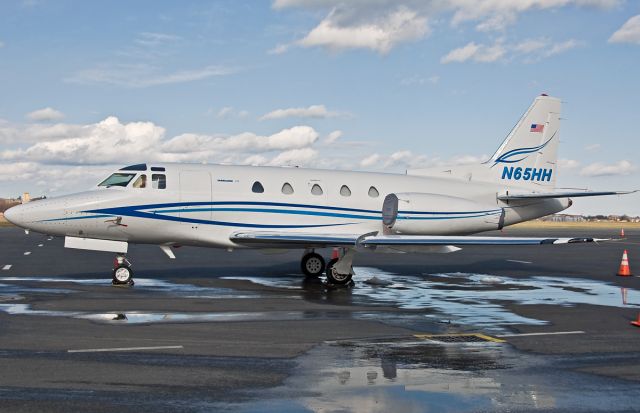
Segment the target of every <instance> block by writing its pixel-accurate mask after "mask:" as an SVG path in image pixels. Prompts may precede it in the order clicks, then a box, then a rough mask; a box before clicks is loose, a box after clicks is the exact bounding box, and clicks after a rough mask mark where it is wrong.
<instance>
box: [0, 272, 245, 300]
mask: <svg viewBox="0 0 640 413" xmlns="http://www.w3.org/2000/svg"><path fill="white" fill-rule="evenodd" d="M0 281H3V282H20V283H23V282H24V283H34V282H35V283H43V284H55V283H58V284H60V283H65V284H79V285H98V286H111V283H110V281H109V280H106V279H104V278H86V279H75V278H53V277H51V278H48V277H0ZM135 281H136V285H135V289H136V290H146V291H153V292H160V293H170V294H173V295H178V296H180V297H183V298H215V299H219V298H255V297H256V294H254V293H252V292H243V293H242V294H238V293H237V291H235V290H232V289H229V288H212V287H199V286H197V285H193V284H179V283H172V282H169V281H164V280H157V279H153V278H136V279H135ZM0 287H2V288H3V292H7V291H10V292H43V293H65V294H66V293H72V292H75V291H73V290H71V289H59V288H35V287H27V286H22V285H18V284H0ZM5 288H6V289H5Z"/></svg>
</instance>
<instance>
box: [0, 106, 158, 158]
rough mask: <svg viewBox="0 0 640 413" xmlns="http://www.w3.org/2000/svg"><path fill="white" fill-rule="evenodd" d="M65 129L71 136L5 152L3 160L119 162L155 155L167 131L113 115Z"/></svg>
mask: <svg viewBox="0 0 640 413" xmlns="http://www.w3.org/2000/svg"><path fill="white" fill-rule="evenodd" d="M65 129H69V130H70V131H71V132H72V137H67V138H60V139H57V140H45V141H40V142H37V143H35V144H34V145H32V146H29V147H27V148H24V149H22V148H21V149H8V150H4V151H2V152H0V159H2V160H7V161H18V160H28V161H39V162H44V163H60V164H83V163H89V164H106V163H120V162H123V161H125V160H133V159H139V158H140V157H144V156H147V155H146V154H149V153H153V152H155V147H156V146H157V145H158V143H159V142H160V140H161V138H162V137H163V135H164V128H161V127H159V126H156V125H154V124H153V123H151V122H131V123H128V124H122V123H120V121H119V120H118V118H116V117H113V116H111V117H108V118H107V119H105V120H103V121H102V122H99V123H96V124H91V125H86V126H81V127H80V130H78V128H77V127H75V126H66V125H61V127H60V132H63V131H64V130H65ZM73 135H75V136H73Z"/></svg>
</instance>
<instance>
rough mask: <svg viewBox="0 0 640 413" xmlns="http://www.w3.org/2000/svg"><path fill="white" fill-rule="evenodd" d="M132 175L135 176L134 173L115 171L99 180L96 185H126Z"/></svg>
mask: <svg viewBox="0 0 640 413" xmlns="http://www.w3.org/2000/svg"><path fill="white" fill-rule="evenodd" d="M134 176H136V174H123V173H115V174H112V175H111V176H110V177H108V178H107V179H105V180H104V181H102V182H100V183H99V184H98V186H106V187H107V188H109V187H110V186H127V185H129V182H131V180H132V179H133V177H134Z"/></svg>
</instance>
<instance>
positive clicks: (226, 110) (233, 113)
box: [208, 106, 249, 119]
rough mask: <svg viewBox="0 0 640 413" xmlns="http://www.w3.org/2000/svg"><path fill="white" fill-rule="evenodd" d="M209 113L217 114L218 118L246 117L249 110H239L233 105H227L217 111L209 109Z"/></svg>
mask: <svg viewBox="0 0 640 413" xmlns="http://www.w3.org/2000/svg"><path fill="white" fill-rule="evenodd" d="M208 113H210V114H211V113H215V116H216V117H217V118H218V119H229V118H246V117H247V116H249V112H247V111H246V110H237V109H234V108H233V107H231V106H225V107H223V108H221V109H220V110H218V111H217V112H214V111H213V110H209V111H208Z"/></svg>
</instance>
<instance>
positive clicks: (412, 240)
mask: <svg viewBox="0 0 640 413" xmlns="http://www.w3.org/2000/svg"><path fill="white" fill-rule="evenodd" d="M595 241H604V239H596V238H585V237H580V238H529V237H477V236H466V235H465V236H449V235H443V236H435V235H379V236H374V237H367V238H365V239H363V240H362V241H361V242H360V243H361V244H362V245H364V246H379V245H382V246H392V245H455V246H460V245H545V244H577V243H584V242H595Z"/></svg>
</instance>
